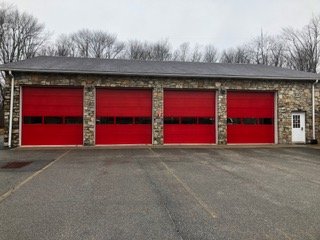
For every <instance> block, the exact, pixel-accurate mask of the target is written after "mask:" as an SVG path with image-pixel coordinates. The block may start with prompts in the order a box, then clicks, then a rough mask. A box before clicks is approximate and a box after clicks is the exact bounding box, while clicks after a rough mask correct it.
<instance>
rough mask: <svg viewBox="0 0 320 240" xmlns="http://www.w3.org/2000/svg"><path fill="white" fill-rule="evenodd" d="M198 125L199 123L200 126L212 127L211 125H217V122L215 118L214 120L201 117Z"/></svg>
mask: <svg viewBox="0 0 320 240" xmlns="http://www.w3.org/2000/svg"><path fill="white" fill-rule="evenodd" d="M198 123H199V124H208V125H211V124H214V123H215V120H214V118H212V117H199V118H198Z"/></svg>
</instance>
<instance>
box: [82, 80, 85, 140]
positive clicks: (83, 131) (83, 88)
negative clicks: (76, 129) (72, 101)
mask: <svg viewBox="0 0 320 240" xmlns="http://www.w3.org/2000/svg"><path fill="white" fill-rule="evenodd" d="M84 99H85V86H82V146H84V136H85V129H84V106H85V101H84Z"/></svg>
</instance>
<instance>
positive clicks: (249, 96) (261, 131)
mask: <svg viewBox="0 0 320 240" xmlns="http://www.w3.org/2000/svg"><path fill="white" fill-rule="evenodd" d="M227 116H228V120H227V122H228V124H227V142H228V143H274V93H273V92H245V91H229V92H228V93H227Z"/></svg>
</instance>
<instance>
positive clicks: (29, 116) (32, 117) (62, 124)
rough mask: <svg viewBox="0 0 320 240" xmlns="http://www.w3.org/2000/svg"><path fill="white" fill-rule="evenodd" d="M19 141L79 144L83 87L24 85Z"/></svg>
mask: <svg viewBox="0 0 320 240" xmlns="http://www.w3.org/2000/svg"><path fill="white" fill-rule="evenodd" d="M22 91H23V92H22V138H21V143H22V145H81V144H82V143H83V123H82V122H83V89H80V88H43V87H24V88H23V90H22Z"/></svg>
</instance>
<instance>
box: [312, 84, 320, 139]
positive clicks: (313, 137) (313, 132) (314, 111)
mask: <svg viewBox="0 0 320 240" xmlns="http://www.w3.org/2000/svg"><path fill="white" fill-rule="evenodd" d="M318 82H319V80H318V79H317V80H316V81H315V82H314V83H313V84H312V140H311V144H317V143H318V141H317V139H316V106H315V96H314V88H315V86H316V85H317V84H318Z"/></svg>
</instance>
